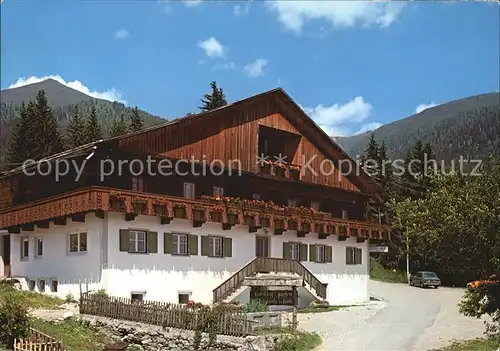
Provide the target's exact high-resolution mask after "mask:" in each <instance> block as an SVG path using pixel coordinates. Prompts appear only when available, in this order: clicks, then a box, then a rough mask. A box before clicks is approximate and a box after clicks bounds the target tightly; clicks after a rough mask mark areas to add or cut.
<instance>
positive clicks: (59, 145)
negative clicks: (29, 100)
mask: <svg viewBox="0 0 500 351" xmlns="http://www.w3.org/2000/svg"><path fill="white" fill-rule="evenodd" d="M30 110H31V111H30ZM28 111H29V113H30V114H34V116H32V118H33V124H32V127H33V128H34V134H35V152H36V155H37V157H38V158H44V157H47V156H50V155H53V154H55V153H58V152H61V151H63V150H64V144H63V139H62V136H61V133H60V132H59V129H58V123H57V119H56V118H55V117H54V115H53V114H52V109H51V107H50V106H49V103H48V101H47V97H46V96H45V91H43V90H40V91H38V93H37V95H36V99H35V104H34V106H33V107H32V108H31V109H28Z"/></svg>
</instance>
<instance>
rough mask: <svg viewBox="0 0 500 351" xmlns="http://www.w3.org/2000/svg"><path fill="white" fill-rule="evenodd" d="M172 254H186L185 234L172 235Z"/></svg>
mask: <svg viewBox="0 0 500 351" xmlns="http://www.w3.org/2000/svg"><path fill="white" fill-rule="evenodd" d="M172 254H173V255H187V254H188V239H187V234H172Z"/></svg>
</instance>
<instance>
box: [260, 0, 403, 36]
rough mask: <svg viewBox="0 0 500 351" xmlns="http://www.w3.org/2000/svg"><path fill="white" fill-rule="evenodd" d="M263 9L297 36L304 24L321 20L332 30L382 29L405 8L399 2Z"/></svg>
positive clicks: (281, 4)
mask: <svg viewBox="0 0 500 351" xmlns="http://www.w3.org/2000/svg"><path fill="white" fill-rule="evenodd" d="M267 5H268V7H269V8H270V9H271V10H272V11H274V12H276V13H277V15H278V20H279V21H280V22H282V23H283V25H284V26H285V27H286V28H287V29H289V30H292V31H294V32H296V33H299V32H301V30H302V27H303V26H304V23H305V22H306V21H308V20H325V21H328V22H330V24H331V25H332V26H333V27H354V26H357V25H361V26H370V25H375V26H379V27H382V28H384V27H388V26H390V25H391V24H392V23H393V22H395V21H396V20H397V17H398V16H399V14H400V13H401V11H402V9H403V7H404V6H405V4H404V3H403V2H399V1H398V2H396V1H392V2H372V1H270V2H268V3H267Z"/></svg>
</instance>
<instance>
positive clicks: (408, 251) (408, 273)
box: [406, 229, 410, 284]
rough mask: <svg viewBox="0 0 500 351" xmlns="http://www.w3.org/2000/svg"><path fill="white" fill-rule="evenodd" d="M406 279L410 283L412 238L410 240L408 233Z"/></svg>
mask: <svg viewBox="0 0 500 351" xmlns="http://www.w3.org/2000/svg"><path fill="white" fill-rule="evenodd" d="M407 232H408V229H407ZM406 280H407V281H408V284H410V240H408V235H406Z"/></svg>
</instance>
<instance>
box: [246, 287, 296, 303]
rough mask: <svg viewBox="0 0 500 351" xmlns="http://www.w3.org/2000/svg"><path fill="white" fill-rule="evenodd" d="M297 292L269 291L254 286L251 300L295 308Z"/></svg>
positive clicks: (251, 290)
mask: <svg viewBox="0 0 500 351" xmlns="http://www.w3.org/2000/svg"><path fill="white" fill-rule="evenodd" d="M296 299H297V291H296V290H295V289H294V290H268V289H266V288H264V287H258V286H252V288H251V289H250V300H260V301H262V302H265V303H267V305H280V306H295V301H296Z"/></svg>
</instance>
